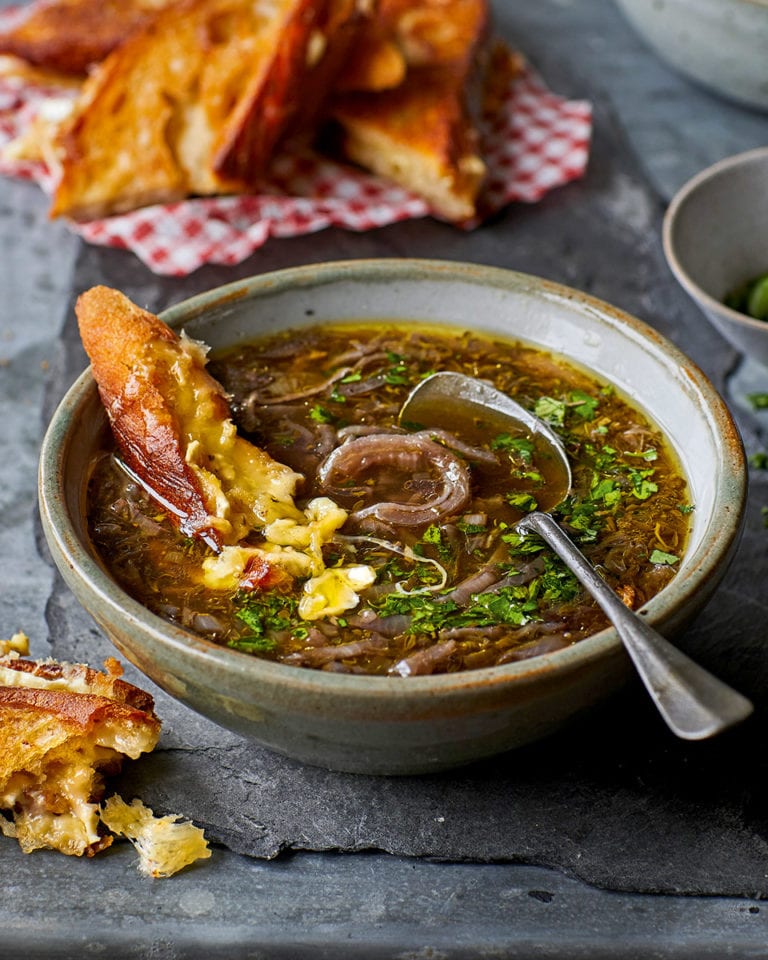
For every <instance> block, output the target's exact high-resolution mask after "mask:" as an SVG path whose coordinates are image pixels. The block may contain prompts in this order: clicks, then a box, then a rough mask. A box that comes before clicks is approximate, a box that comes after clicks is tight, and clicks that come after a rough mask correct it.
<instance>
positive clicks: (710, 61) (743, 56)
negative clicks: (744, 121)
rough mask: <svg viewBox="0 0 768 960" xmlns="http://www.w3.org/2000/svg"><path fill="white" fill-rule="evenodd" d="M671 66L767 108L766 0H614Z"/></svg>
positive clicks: (713, 87) (745, 101) (718, 90)
mask: <svg viewBox="0 0 768 960" xmlns="http://www.w3.org/2000/svg"><path fill="white" fill-rule="evenodd" d="M616 2H617V3H618V5H619V6H620V7H621V9H622V10H623V11H624V13H625V15H626V17H627V19H628V20H629V22H630V23H631V24H632V25H633V26H634V28H635V29H636V30H637V32H638V33H639V34H640V35H641V36H642V37H643V38H644V39H645V40H646V41H647V43H648V44H649V45H650V46H651V47H652V48H653V50H654V51H655V52H656V53H657V54H658V55H659V56H660V57H661V58H662V59H663V60H665V61H666V62H667V63H668V64H669V65H670V66H672V67H674V68H675V69H677V70H679V71H680V72H681V73H683V74H685V75H686V76H687V77H689V78H690V79H692V80H695V81H697V82H698V83H700V84H702V85H703V86H705V87H707V88H708V89H709V90H712V91H714V92H715V93H719V94H721V95H724V96H726V97H729V98H731V99H733V100H737V101H739V102H740V103H743V104H746V105H748V106H751V107H757V108H758V109H761V110H768V65H767V61H766V50H768V0H616Z"/></svg>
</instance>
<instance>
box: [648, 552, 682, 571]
mask: <svg viewBox="0 0 768 960" xmlns="http://www.w3.org/2000/svg"><path fill="white" fill-rule="evenodd" d="M648 559H649V560H650V562H651V563H659V564H665V565H667V566H670V567H671V566H672V565H673V564H675V563H679V562H680V557H677V556H675V554H674V553H665V552H664V551H663V550H654V551H653V552H652V553H651V555H650V557H648Z"/></svg>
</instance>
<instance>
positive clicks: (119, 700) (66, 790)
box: [0, 656, 160, 856]
mask: <svg viewBox="0 0 768 960" xmlns="http://www.w3.org/2000/svg"><path fill="white" fill-rule="evenodd" d="M106 666H107V672H106V673H99V672H98V671H95V670H92V669H91V668H89V667H86V666H85V665H83V664H61V663H54V662H51V661H37V662H36V661H31V660H26V659H21V658H19V657H18V656H6V657H2V658H0V809H2V810H3V811H7V812H8V816H9V817H10V818H12V819H7V818H6V817H0V827H1V828H2V831H3V832H4V833H7V834H10V835H11V836H15V837H16V838H17V839H18V841H19V843H20V844H21V846H22V848H23V849H24V851H25V852H30V851H32V850H36V849H39V848H41V847H50V848H53V849H56V850H60V851H61V852H62V853H66V854H74V855H76V856H81V855H82V854H87V855H88V856H92V855H93V854H94V853H96V852H98V851H99V850H102V849H104V847H106V846H109V844H110V843H111V842H112V838H111V837H110V836H109V835H108V834H104V833H103V832H102V831H100V829H99V813H100V811H99V801H100V800H101V798H102V796H103V793H104V777H105V776H107V775H110V774H114V773H116V772H117V771H118V770H119V768H120V766H121V764H122V761H123V758H124V757H126V756H127V757H131V758H133V759H135V758H136V757H138V756H139V755H140V754H142V753H147V752H149V751H151V750H153V749H154V747H155V745H156V744H157V740H158V737H159V734H160V721H159V720H158V718H157V717H156V716H155V713H154V704H153V700H152V697H151V696H150V695H149V694H148V693H145V692H144V691H143V690H140V689H139V688H138V687H135V686H133V685H132V684H129V683H126V682H125V681H123V680H121V679H120V673H121V668H120V665H119V664H118V663H117V661H115V660H110V661H107V664H106Z"/></svg>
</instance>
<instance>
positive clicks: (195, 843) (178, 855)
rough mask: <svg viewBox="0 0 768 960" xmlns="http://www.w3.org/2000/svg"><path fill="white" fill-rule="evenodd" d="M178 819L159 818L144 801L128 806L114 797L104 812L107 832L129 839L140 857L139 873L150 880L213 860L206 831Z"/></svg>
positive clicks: (102, 814) (102, 813)
mask: <svg viewBox="0 0 768 960" xmlns="http://www.w3.org/2000/svg"><path fill="white" fill-rule="evenodd" d="M179 819H180V818H179V817H177V816H173V815H172V816H167V817H156V816H155V815H154V813H153V812H152V810H150V809H149V807H146V806H144V804H143V803H142V802H141V801H140V800H134V801H133V802H132V803H131V804H127V803H126V802H125V801H124V800H123V799H122V798H121V797H118V796H114V797H110V798H109V799H108V800H107V801H106V803H105V804H104V808H103V810H102V811H101V820H102V822H103V823H104V825H105V826H106V827H107V829H109V830H111V831H112V832H113V833H116V834H119V835H120V836H123V837H127V838H128V840H130V841H131V843H132V844H133V845H134V847H135V848H136V851H137V853H138V854H139V870H141V872H142V873H145V874H146V875H147V876H150V877H170V876H172V875H173V874H174V873H177V872H178V871H179V870H181V869H183V868H184V867H186V866H187V865H188V864H190V863H194V862H195V861H196V860H207V859H208V857H210V856H211V851H210V849H209V848H208V842H207V840H206V839H205V836H204V834H203V831H202V830H201V829H200V828H199V827H196V826H195V825H194V824H193V823H190V822H189V821H182V822H179Z"/></svg>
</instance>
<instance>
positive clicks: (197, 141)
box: [51, 0, 359, 219]
mask: <svg viewBox="0 0 768 960" xmlns="http://www.w3.org/2000/svg"><path fill="white" fill-rule="evenodd" d="M358 19H359V12H358V7H357V3H356V0H177V2H175V3H173V4H172V5H171V6H170V7H167V8H164V9H161V10H159V11H157V12H156V13H155V14H154V15H153V16H152V17H151V18H149V19H148V20H146V21H145V22H144V23H143V24H142V25H140V26H139V27H138V28H137V29H135V30H134V31H133V32H132V33H131V34H130V36H129V37H128V38H127V39H126V40H125V41H124V42H123V43H122V44H121V45H120V46H118V47H117V48H116V49H115V50H114V51H113V52H112V53H111V54H110V55H109V56H108V57H107V58H106V59H105V60H104V61H103V62H102V63H101V64H100V65H99V67H98V69H97V70H95V71H94V72H93V74H92V75H91V76H90V77H89V78H88V80H87V81H86V83H85V86H84V88H83V91H82V94H81V96H80V98H79V100H78V102H77V104H76V105H75V108H74V111H73V113H72V114H71V116H70V117H68V118H67V119H66V120H65V121H64V122H63V123H62V125H61V127H60V129H59V130H58V133H57V135H56V138H55V141H54V153H55V155H56V157H57V165H58V168H59V169H58V171H57V174H58V185H57V187H56V189H55V192H54V196H53V201H52V206H51V215H52V216H59V215H65V216H68V217H71V218H73V219H93V218H95V217H100V216H105V215H108V214H111V213H117V212H121V211H125V210H131V209H134V208H136V207H141V206H145V205H148V204H153V203H168V202H173V201H177V200H180V199H182V198H184V197H186V196H189V195H210V194H222V193H233V192H248V191H249V190H252V189H253V188H254V186H255V185H256V184H257V183H258V182H259V179H260V178H261V177H262V176H263V174H264V173H265V170H266V168H267V166H268V164H269V162H270V160H271V158H272V156H273V154H274V151H275V149H276V147H277V146H278V145H279V143H280V142H281V141H282V140H283V139H284V138H285V137H286V136H288V135H290V134H291V133H292V130H293V127H294V122H295V123H297V124H298V123H305V122H306V118H305V110H304V109H300V105H301V104H302V103H303V100H307V101H311V103H312V104H313V105H316V104H319V103H320V102H321V100H322V96H321V95H322V92H323V88H324V87H325V86H326V85H327V84H329V83H330V82H331V80H332V79H333V77H332V74H333V69H332V68H333V65H334V64H335V63H337V62H338V61H339V60H340V59H341V58H342V56H343V55H344V53H345V49H346V44H347V43H349V42H351V40H352V38H353V33H354V26H355V24H356V23H357V21H358ZM304 91H311V94H310V95H309V96H308V97H304V96H303V92H304Z"/></svg>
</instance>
